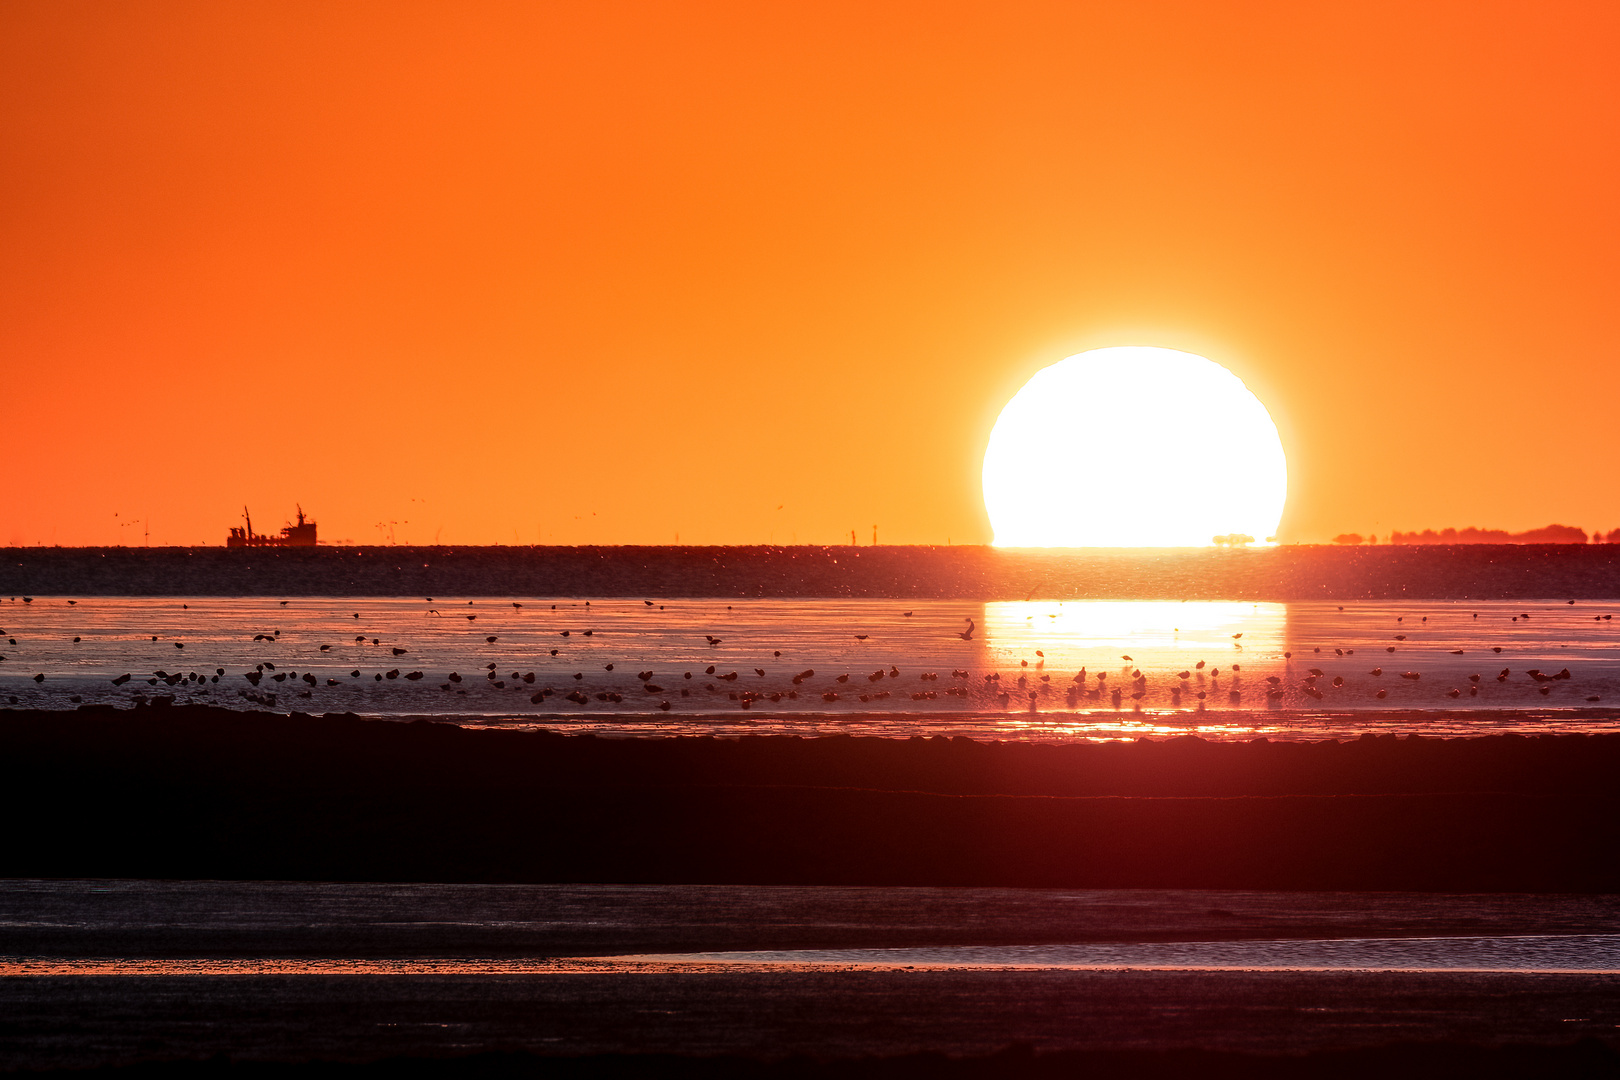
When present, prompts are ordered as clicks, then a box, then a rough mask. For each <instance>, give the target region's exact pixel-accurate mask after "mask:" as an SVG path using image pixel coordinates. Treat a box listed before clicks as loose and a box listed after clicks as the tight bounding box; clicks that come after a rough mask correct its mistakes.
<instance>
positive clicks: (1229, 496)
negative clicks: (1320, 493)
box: [984, 346, 1288, 547]
mask: <svg viewBox="0 0 1620 1080" xmlns="http://www.w3.org/2000/svg"><path fill="white" fill-rule="evenodd" d="M1287 495H1288V465H1287V462H1286V460H1285V459H1284V457H1283V449H1282V440H1281V439H1280V438H1279V437H1278V435H1277V426H1276V425H1275V424H1274V423H1272V420H1271V416H1270V414H1269V413H1267V412H1266V408H1265V406H1264V405H1262V404H1261V403H1260V400H1259V399H1258V398H1256V397H1255V396H1254V394H1253V393H1251V392H1250V391H1249V388H1248V387H1246V386H1244V385H1243V382H1242V380H1240V379H1239V378H1238V377H1237V376H1235V375H1233V374H1232V373H1231V372H1230V371H1227V370H1226V369H1225V368H1223V367H1221V366H1220V365H1219V364H1217V363H1215V362H1214V361H1212V360H1206V359H1205V358H1204V357H1202V356H1194V355H1193V354H1191V353H1184V352H1177V351H1175V350H1173V349H1157V348H1147V347H1140V346H1126V347H1120V348H1112V349H1096V350H1093V351H1091V352H1085V353H1080V354H1079V355H1077V356H1071V357H1069V358H1068V359H1066V360H1062V361H1059V362H1058V363H1056V364H1053V365H1052V366H1051V367H1048V368H1044V369H1042V370H1041V371H1039V372H1037V373H1036V374H1035V376H1034V377H1033V378H1032V379H1030V380H1029V382H1027V383H1025V384H1024V387H1023V389H1021V390H1019V391H1018V393H1017V394H1016V395H1014V397H1013V399H1012V400H1011V401H1009V402H1008V403H1007V405H1006V407H1005V408H1003V409H1002V410H1001V415H1000V416H999V417H998V418H997V420H996V425H995V429H994V430H993V431H992V432H991V433H990V445H989V447H988V448H987V449H986V450H985V455H984V505H985V509H986V510H987V511H988V512H989V515H990V523H991V525H992V527H993V528H994V529H995V543H996V544H997V545H998V546H1000V547H1197V546H1207V545H1209V544H1210V543H1212V542H1213V539H1214V538H1215V537H1217V536H1232V535H1237V536H1240V537H1248V538H1250V539H1252V540H1254V541H1265V540H1267V539H1268V538H1270V537H1271V536H1272V535H1274V534H1275V533H1276V531H1277V522H1278V521H1279V520H1280V519H1281V517H1282V511H1283V503H1284V501H1285V500H1286V498H1287Z"/></svg>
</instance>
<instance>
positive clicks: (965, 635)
mask: <svg viewBox="0 0 1620 1080" xmlns="http://www.w3.org/2000/svg"><path fill="white" fill-rule="evenodd" d="M967 624H968V628H967V629H966V630H958V631H957V632H956V636H957V637H959V638H961V639H962V640H963V641H972V640H973V630H974V627H975V626H976V625H977V624H975V623H974V621H973V620H972V619H969V620H968V621H967Z"/></svg>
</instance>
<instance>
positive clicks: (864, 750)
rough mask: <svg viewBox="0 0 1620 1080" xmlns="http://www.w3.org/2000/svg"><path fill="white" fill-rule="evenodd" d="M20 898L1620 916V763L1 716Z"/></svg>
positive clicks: (1492, 753)
mask: <svg viewBox="0 0 1620 1080" xmlns="http://www.w3.org/2000/svg"><path fill="white" fill-rule="evenodd" d="M0 753H3V754H4V755H5V758H6V760H8V761H10V762H12V763H14V772H13V776H14V780H13V781H12V782H11V783H9V784H8V785H7V786H5V788H4V789H0V810H3V812H4V813H6V814H8V815H10V819H11V820H14V821H19V822H28V823H29V826H28V827H27V828H24V829H19V830H17V831H16V832H15V833H14V835H13V839H12V840H11V841H10V842H8V844H7V845H6V847H5V849H4V851H0V873H3V874H4V875H6V876H14V877H28V876H41V877H68V876H83V877H144V878H151V877H176V878H193V877H206V878H254V879H305V880H403V881H526V882H549V881H601V882H614V881H619V882H671V883H675V882H710V883H727V882H732V883H753V884H770V883H778V884H864V885H903V884H911V885H1004V886H1039V887H1096V888H1114V887H1144V888H1231V889H1408V890H1444V891H1577V892H1583V891H1584V892H1615V891H1620V795H1617V794H1616V792H1615V790H1614V786H1613V777H1614V775H1616V771H1617V768H1620V736H1578V735H1577V736H1556V737H1555V736H1544V737H1540V738H1524V737H1517V736H1491V737H1484V738H1473V739H1458V740H1444V741H1443V740H1432V739H1416V738H1405V739H1398V738H1396V737H1393V736H1385V737H1378V738H1374V737H1367V738H1364V739H1361V740H1356V741H1351V742H1346V743H1337V742H1325V743H1314V744H1305V743H1284V742H1269V743H1268V742H1265V741H1257V742H1253V743H1239V744H1232V743H1225V744H1218V743H1208V742H1204V741H1203V740H1200V739H1197V738H1194V737H1182V738H1178V739H1170V740H1167V741H1163V742H1145V741H1144V742H1137V743H1129V744H1110V745H1065V746H1050V745H1027V744H1012V743H1005V744H1003V743H978V742H972V741H969V740H967V739H961V738H957V739H945V738H930V739H923V738H915V739H907V740H885V739H875V738H851V737H847V736H839V737H831V738H820V739H800V738H794V737H757V738H744V739H739V740H716V739H709V738H691V739H620V740H609V739H597V738H594V737H591V736H577V735H575V736H561V735H552V734H542V733H531V732H520V731H489V730H484V731H475V730H468V729H463V728H459V727H456V726H453V725H449V724H439V723H431V722H425V721H424V722H418V723H412V724H401V723H394V722H383V721H366V720H361V719H358V718H355V717H352V716H336V715H328V716H324V717H309V716H301V715H298V714H294V715H293V716H291V717H288V716H283V715H273V714H262V713H259V714H255V713H247V714H244V713H238V712H230V711H226V710H221V709H213V708H208V707H201V706H195V707H179V706H176V707H171V708H166V709H155V708H147V709H136V710H116V709H111V708H105V707H88V706H87V707H84V708H82V709H80V710H79V711H77V712H72V713H62V712H48V713H30V712H23V711H17V710H11V711H0Z"/></svg>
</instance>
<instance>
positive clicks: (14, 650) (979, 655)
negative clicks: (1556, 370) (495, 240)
mask: <svg viewBox="0 0 1620 1080" xmlns="http://www.w3.org/2000/svg"><path fill="white" fill-rule="evenodd" d="M1615 614H1620V603H1614V602H1591V603H1584V602H1582V603H1575V604H1569V603H1567V602H1563V601H1546V602H1539V603H1527V602H1523V601H1515V602H1484V603H1450V602H1425V603H1416V602H1414V603H1401V604H1391V603H1371V602H1369V603H1362V604H1346V605H1343V606H1341V605H1338V604H1331V603H1320V604H1318V603H1291V604H1254V603H1246V602H1245V603H1216V602H1202V601H1194V602H1183V603H1164V602H1148V601H1069V602H1056V601H1052V602H1046V601H1030V602H1007V603H979V604H968V603H960V602H940V601H926V602H924V601H918V602H895V601H888V600H852V601H836V600H805V601H783V600H751V601H750V600H733V601H730V602H727V601H707V600H684V601H674V602H669V601H665V602H656V601H654V602H647V601H641V600H629V601H627V600H623V599H612V600H596V601H589V602H587V601H582V600H551V599H535V598H521V599H514V600H506V601H494V600H489V599H487V598H486V599H478V600H473V601H469V600H467V599H466V598H456V597H434V598H432V599H428V598H425V597H411V598H387V599H378V598H361V599H342V598H338V599H324V598H323V599H309V598H299V599H293V600H288V601H285V602H283V601H277V600H269V599H264V598H160V599H149V598H141V599H131V598H95V597H81V598H76V599H75V600H71V601H70V600H69V599H66V598H55V597H34V598H31V602H24V599H23V598H21V597H18V598H15V599H13V598H0V631H3V634H0V655H4V657H5V659H4V661H0V704H8V703H9V704H14V705H17V706H19V707H31V708H72V707H73V706H74V705H77V704H81V703H108V704H119V705H128V704H131V703H132V702H134V701H136V700H137V699H145V700H147V701H153V702H158V701H160V700H161V699H172V703H185V702H206V703H212V704H216V705H224V706H230V707H238V708H254V709H259V708H270V709H276V710H280V711H293V710H296V711H301V712H310V713H321V712H355V713H359V714H361V715H368V716H379V717H396V718H407V717H420V716H427V717H434V718H444V719H452V720H456V721H458V722H463V723H468V724H488V723H495V724H504V725H513V724H515V725H520V726H522V725H527V726H534V727H543V728H548V729H553V730H561V731H594V732H598V733H604V734H654V733H657V734H737V733H747V732H752V733H760V732H773V731H774V732H795V733H803V734H819V733H829V732H843V731H853V732H860V733H868V734H881V735H912V734H940V733H943V734H968V735H974V736H978V737H991V738H1015V739H1033V740H1046V739H1051V740H1057V739H1067V738H1076V737H1079V738H1121V737H1125V738H1134V737H1139V736H1141V735H1153V734H1179V733H1184V732H1189V731H1192V732H1196V733H1199V734H1201V735H1204V736H1206V737H1213V738H1220V737H1234V738H1252V737H1255V736H1257V735H1268V736H1271V735H1293V736H1300V737H1310V736H1323V737H1325V736H1338V735H1344V734H1351V733H1357V732H1361V731H1366V730H1369V729H1376V730H1400V731H1405V730H1414V731H1427V732H1432V733H1436V734H1464V733H1474V732H1481V731H1500V730H1520V731H1532V730H1534V731H1541V730H1549V729H1550V730H1559V731H1588V732H1590V731H1612V730H1617V729H1620V721H1617V717H1620V712H1617V711H1616V706H1620V630H1617V629H1616V623H1615V621H1614V619H1613V616H1614V615H1615ZM970 621H971V624H972V631H971V637H969V638H964V637H963V636H962V635H963V634H964V633H967V632H968V630H969V625H970ZM75 639H77V640H75ZM1200 663H1202V665H1203V666H1202V667H1200V666H1199V665H1200ZM711 669H712V670H711ZM1313 669H1314V670H1315V671H1317V672H1320V674H1317V675H1313ZM1375 669H1376V670H1377V671H1378V672H1379V673H1377V674H1374V671H1375ZM1082 671H1083V675H1082ZM1532 671H1539V672H1541V673H1543V676H1544V678H1543V679H1542V680H1538V679H1537V678H1536V677H1535V676H1533V675H1531V674H1530V672H1532ZM1565 671H1567V672H1568V677H1567V678H1558V677H1556V676H1558V675H1559V674H1560V673H1562V672H1565ZM808 672H813V674H805V673H808ZM356 673H358V674H356ZM1183 673H1185V674H1183ZM1504 673H1505V677H1504ZM124 674H129V675H130V676H131V678H130V680H129V681H127V682H125V683H123V684H122V685H119V686H115V685H113V683H112V680H113V679H114V678H117V677H119V676H122V675H124ZM39 676H44V678H43V680H41V679H39V678H38V677H39ZM250 676H252V677H256V678H257V680H258V681H257V682H256V683H254V682H251V681H250ZM278 676H281V678H278ZM1077 676H1080V678H1078V679H1077ZM1476 676H1477V678H1475V677H1476ZM796 677H797V681H796ZM1336 679H1337V680H1342V682H1341V683H1340V684H1339V685H1335V680H1336ZM1273 680H1275V681H1273ZM547 691H549V693H548V692H547ZM1380 692H1382V693H1383V695H1384V696H1383V697H1379V696H1378V695H1379V693H1380ZM571 694H572V695H575V697H574V698H572V699H570V697H569V695H571ZM581 699H583V700H581Z"/></svg>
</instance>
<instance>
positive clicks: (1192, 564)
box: [0, 544, 1620, 602]
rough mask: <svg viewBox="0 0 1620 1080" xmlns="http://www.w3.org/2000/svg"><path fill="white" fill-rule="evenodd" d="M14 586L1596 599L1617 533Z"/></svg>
mask: <svg viewBox="0 0 1620 1080" xmlns="http://www.w3.org/2000/svg"><path fill="white" fill-rule="evenodd" d="M25 595H27V596H32V595H41V596H410V595H421V596H579V597H699V596H707V597H894V598H916V599H929V598H932V599H962V600H1023V599H1026V598H1029V597H1034V598H1037V599H1121V600H1127V599H1131V600H1255V601H1276V602H1282V601H1290V600H1375V599H1386V600H1396V599H1399V600H1447V599H1454V600H1467V599H1473V600H1482V599H1534V598H1540V599H1547V598H1552V599H1568V598H1576V599H1587V600H1603V599H1614V598H1617V597H1620V544H1586V545H1582V544H1539V545H1532V544H1504V545H1458V546H1433V547H1428V546H1424V547H1404V546H1402V547H1387V546H1386V547H1321V546H1290V547H1278V548H1269V549H1256V550H1237V551H1229V550H1217V549H1192V548H1184V549H1165V550H1155V549H1128V550H1104V549H1079V550H1072V551H1054V552H1038V551H1006V550H999V549H996V548H989V547H864V548H862V547H580V548H571V547H534V548H518V547H457V548H449V547H425V548H412V547H378V548H365V547H330V548H305V549H298V548H289V549H281V550H277V549H264V548H260V549H238V550H227V549H225V548H7V549H3V550H0V596H5V597H12V596H16V597H21V596H25Z"/></svg>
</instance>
